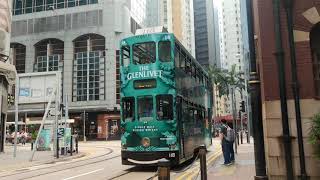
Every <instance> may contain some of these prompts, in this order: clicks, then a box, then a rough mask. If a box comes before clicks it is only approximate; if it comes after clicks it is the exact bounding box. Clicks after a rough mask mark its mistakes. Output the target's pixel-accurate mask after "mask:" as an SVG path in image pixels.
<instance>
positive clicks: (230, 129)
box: [227, 123, 235, 163]
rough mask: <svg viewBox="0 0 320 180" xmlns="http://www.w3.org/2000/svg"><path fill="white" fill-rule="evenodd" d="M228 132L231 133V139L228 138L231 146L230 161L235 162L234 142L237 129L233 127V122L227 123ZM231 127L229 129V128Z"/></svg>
mask: <svg viewBox="0 0 320 180" xmlns="http://www.w3.org/2000/svg"><path fill="white" fill-rule="evenodd" d="M227 126H228V127H227V134H228V133H229V136H230V137H229V140H228V146H229V152H230V162H231V163H234V149H233V144H234V139H235V137H234V136H235V131H234V129H233V126H232V123H230V124H228V125H227ZM228 128H229V129H228Z"/></svg>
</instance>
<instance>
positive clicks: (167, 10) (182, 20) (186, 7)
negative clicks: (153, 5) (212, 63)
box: [159, 0, 195, 56]
mask: <svg viewBox="0 0 320 180" xmlns="http://www.w3.org/2000/svg"><path fill="white" fill-rule="evenodd" d="M159 6H160V8H159V10H160V12H159V14H160V25H163V26H164V27H166V28H167V29H168V31H169V32H172V33H174V35H175V36H176V37H177V38H178V39H179V41H180V42H181V43H182V44H183V45H184V46H185V47H186V49H187V50H188V51H189V52H190V53H191V54H192V55H193V56H195V44H194V41H195V37H194V13H193V0H160V4H159Z"/></svg>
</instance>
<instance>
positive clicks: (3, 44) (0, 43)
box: [0, 29, 10, 57]
mask: <svg viewBox="0 0 320 180" xmlns="http://www.w3.org/2000/svg"><path fill="white" fill-rule="evenodd" d="M9 55H10V35H9V33H8V32H6V31H4V30H2V29H0V57H8V56H9Z"/></svg>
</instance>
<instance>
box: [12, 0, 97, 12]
mask: <svg viewBox="0 0 320 180" xmlns="http://www.w3.org/2000/svg"><path fill="white" fill-rule="evenodd" d="M97 3H98V0H13V6H12V7H13V11H12V13H13V15H20V14H28V13H34V12H41V11H49V10H54V9H63V8H70V7H76V6H83V5H88V4H97Z"/></svg>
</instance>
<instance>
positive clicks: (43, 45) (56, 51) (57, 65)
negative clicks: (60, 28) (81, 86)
mask: <svg viewBox="0 0 320 180" xmlns="http://www.w3.org/2000/svg"><path fill="white" fill-rule="evenodd" d="M35 52H36V53H35V55H36V56H35V63H34V72H46V71H58V70H61V71H62V66H63V55H64V42H63V41H61V40H58V39H45V40H42V41H40V42H38V43H37V44H35Z"/></svg>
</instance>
